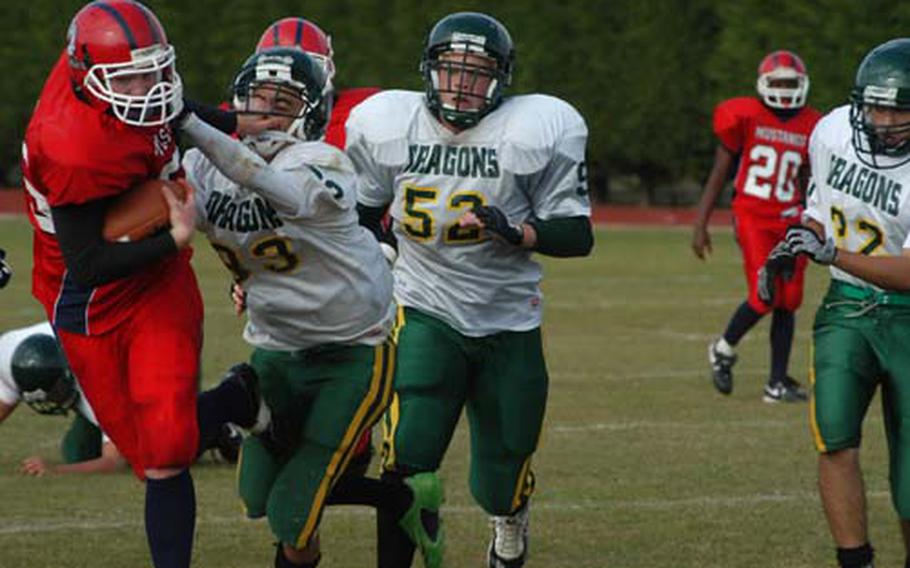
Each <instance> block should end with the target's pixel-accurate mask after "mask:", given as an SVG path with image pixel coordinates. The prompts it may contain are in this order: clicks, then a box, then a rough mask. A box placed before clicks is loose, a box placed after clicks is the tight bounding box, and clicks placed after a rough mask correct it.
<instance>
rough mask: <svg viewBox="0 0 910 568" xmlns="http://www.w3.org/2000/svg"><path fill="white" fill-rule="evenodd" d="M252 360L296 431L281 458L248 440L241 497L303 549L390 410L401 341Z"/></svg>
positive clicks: (285, 425) (276, 416)
mask: <svg viewBox="0 0 910 568" xmlns="http://www.w3.org/2000/svg"><path fill="white" fill-rule="evenodd" d="M251 364H252V366H253V368H255V369H256V373H257V374H258V375H259V381H260V386H261V389H262V396H263V399H264V400H265V402H266V403H267V404H268V405H269V408H270V409H271V410H272V417H273V420H274V421H275V423H276V424H279V423H280V424H282V430H283V431H284V432H286V433H288V434H289V439H286V440H285V441H286V442H287V443H288V444H289V445H290V451H289V452H287V454H286V455H280V456H276V455H273V454H272V453H270V451H269V450H267V449H266V448H265V447H263V445H262V444H261V441H260V440H259V439H258V438H257V437H255V436H251V437H248V438H247V440H246V441H245V442H244V444H243V447H242V449H241V457H240V463H239V465H238V470H239V475H238V484H239V492H240V497H241V499H242V500H243V502H244V506H245V507H246V511H247V515H248V516H250V517H252V518H256V517H261V516H263V515H267V516H268V519H269V525H270V527H271V529H272V532H273V533H274V534H275V536H276V537H278V539H279V540H280V541H281V542H283V543H286V544H289V545H291V546H294V547H296V548H303V547H305V546H306V544H307V543H308V542H309V540H310V538H311V537H312V536H313V534H314V533H315V531H316V528H317V526H318V524H319V519H320V517H321V516H322V511H323V508H324V507H325V501H326V498H327V497H328V495H329V492H330V490H331V488H332V486H333V485H334V484H335V482H336V481H337V480H338V478H339V477H340V476H341V475H342V473H343V472H344V470H345V468H346V467H347V464H348V462H349V461H350V459H351V456H352V455H353V453H354V448H355V447H356V445H357V441H358V440H359V439H360V436H361V435H362V434H363V432H364V431H365V430H367V429H368V428H370V427H371V426H372V425H373V424H375V423H376V422H377V421H378V420H379V418H380V416H382V413H383V411H385V409H386V408H387V407H388V404H389V400H390V399H391V391H392V375H393V373H394V368H395V350H394V344H393V343H392V341H387V342H386V343H384V344H382V345H379V346H376V347H370V346H364V345H355V346H344V345H329V346H320V347H316V348H313V349H308V350H304V351H299V352H291V353H288V352H280V351H268V350H264V349H256V350H255V351H254V352H253V355H252V359H251Z"/></svg>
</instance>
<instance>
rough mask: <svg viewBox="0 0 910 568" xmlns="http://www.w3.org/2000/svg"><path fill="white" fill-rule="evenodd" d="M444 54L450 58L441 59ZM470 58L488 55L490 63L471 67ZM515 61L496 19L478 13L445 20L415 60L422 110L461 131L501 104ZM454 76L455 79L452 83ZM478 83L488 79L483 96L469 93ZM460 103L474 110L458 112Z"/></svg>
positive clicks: (460, 109)
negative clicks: (423, 91) (424, 107)
mask: <svg viewBox="0 0 910 568" xmlns="http://www.w3.org/2000/svg"><path fill="white" fill-rule="evenodd" d="M447 53H448V54H455V55H454V56H452V55H449V56H447V57H446V58H445V59H441V58H440V56H441V55H443V54H447ZM469 55H474V56H484V57H487V58H489V59H491V60H492V62H493V65H492V66H491V67H486V66H483V65H478V64H472V63H471V62H468V61H467V59H468V56H469ZM514 62H515V47H514V45H513V44H512V37H511V36H510V35H509V32H508V30H506V28H505V26H503V25H502V24H501V23H499V22H498V21H497V20H496V19H494V18H492V17H490V16H487V15H486V14H479V13H477V12H458V13H456V14H450V15H448V16H446V17H444V18H443V19H441V20H439V22H437V23H436V25H435V26H433V29H431V30H430V34H429V35H428V36H427V41H426V45H425V47H424V50H423V57H422V59H421V61H420V71H421V73H422V75H423V82H424V88H425V89H426V101H427V106H428V107H429V109H430V111H431V112H433V114H435V115H436V116H437V117H439V118H442V119H443V120H445V121H446V122H449V123H451V124H453V125H455V126H456V127H458V128H460V129H465V128H470V127H472V126H474V125H475V124H477V122H478V121H479V120H480V119H481V118H483V117H484V116H486V115H487V114H489V113H490V112H491V111H493V110H494V109H495V108H496V107H497V106H499V104H500V103H501V102H502V97H503V91H504V89H505V88H506V87H508V86H509V85H510V84H511V83H512V70H513V67H514ZM440 71H444V72H445V73H444V76H442V77H441V76H440ZM456 77H457V78H460V80H453V78H456ZM481 79H482V80H489V86H488V88H487V89H486V92H485V93H484V94H483V95H479V94H476V93H474V92H473V91H472V88H473V86H474V85H476V84H477V82H478V80H481ZM444 99H450V101H451V100H452V99H454V101H455V102H454V103H453V102H446V101H445V100H444ZM478 99H480V100H478ZM459 101H461V102H471V103H472V104H471V106H473V108H462V105H461V103H460V102H459ZM475 105H476V106H475Z"/></svg>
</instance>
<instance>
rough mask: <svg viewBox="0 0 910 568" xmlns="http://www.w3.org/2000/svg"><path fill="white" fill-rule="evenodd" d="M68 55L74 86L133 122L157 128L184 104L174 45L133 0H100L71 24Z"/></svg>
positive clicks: (116, 114)
mask: <svg viewBox="0 0 910 568" xmlns="http://www.w3.org/2000/svg"><path fill="white" fill-rule="evenodd" d="M67 54H68V56H69V66H70V75H71V77H72V79H73V85H74V87H75V88H76V89H77V90H79V91H80V92H82V93H84V94H86V95H87V96H89V98H90V99H94V100H92V102H93V103H97V104H101V105H105V104H107V105H110V108H111V110H112V111H113V113H114V116H116V117H117V118H118V119H120V120H122V121H123V122H125V123H127V124H131V125H133V126H155V125H160V124H164V123H166V122H168V121H169V120H171V119H173V118H174V117H175V116H177V114H179V113H180V111H181V110H182V108H183V84H182V82H181V80H180V75H178V74H177V69H176V66H175V61H176V58H177V56H176V54H175V52H174V47H173V46H172V45H170V44H169V43H168V41H167V35H166V34H165V32H164V27H162V25H161V22H159V21H158V18H157V17H155V14H153V13H152V11H151V10H149V9H148V8H146V7H145V6H143V5H142V4H140V3H139V2H135V1H134V0H99V1H97V2H92V3H91V4H88V5H87V6H85V7H84V8H82V9H81V10H79V13H77V14H76V16H75V17H74V18H73V21H72V22H70V26H69V31H68V32H67Z"/></svg>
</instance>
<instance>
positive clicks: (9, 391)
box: [0, 321, 98, 426]
mask: <svg viewBox="0 0 910 568" xmlns="http://www.w3.org/2000/svg"><path fill="white" fill-rule="evenodd" d="M33 335H49V336H51V337H53V338H54V341H57V336H56V334H54V329H53V328H52V327H51V324H50V323H48V322H46V321H45V322H41V323H36V324H33V325H30V326H28V327H22V328H18V329H11V330H9V331H6V332H4V333H2V334H0V402H2V403H4V404H7V405H9V406H15V405H16V404H19V402H20V401H21V400H22V392H21V391H20V390H19V387H18V386H17V385H16V381H15V380H14V379H13V353H15V352H16V348H17V347H19V345H21V344H22V342H23V341H25V340H26V339H28V338H29V337H31V336H33ZM74 386H75V387H76V391H77V392H78V393H79V394H78V398H77V399H76V405H75V407H74V409H73V410H75V411H76V412H78V413H79V414H81V415H82V416H83V417H84V418H85V419H86V420H88V421H89V422H91V423H92V424H94V425H95V426H97V425H98V419H97V418H95V411H94V410H92V407H91V406H89V403H88V400H87V399H86V398H85V395H84V394H82V388H81V387H80V386H79V382H78V380H77V381H76V382H75V385H74Z"/></svg>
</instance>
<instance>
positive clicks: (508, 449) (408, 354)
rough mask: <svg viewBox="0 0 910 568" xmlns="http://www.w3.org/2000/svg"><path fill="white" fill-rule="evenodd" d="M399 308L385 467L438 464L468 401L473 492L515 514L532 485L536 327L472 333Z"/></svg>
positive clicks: (539, 376) (491, 507) (538, 375)
mask: <svg viewBox="0 0 910 568" xmlns="http://www.w3.org/2000/svg"><path fill="white" fill-rule="evenodd" d="M401 315H402V317H403V321H399V324H400V325H401V326H402V327H401V328H400V330H399V337H398V345H399V347H398V362H397V370H396V373H395V383H394V384H395V395H394V397H393V400H392V405H391V407H390V408H389V411H388V412H387V413H386V417H385V421H384V441H383V468H384V469H385V470H387V471H394V470H396V469H397V470H400V471H401V472H403V473H407V474H410V473H413V472H416V471H434V470H436V469H438V468H439V464H440V462H441V461H442V457H443V455H444V454H445V451H446V448H447V447H448V445H449V442H450V441H451V439H452V434H453V432H454V431H455V426H456V425H457V423H458V419H459V417H460V415H461V410H462V407H467V414H468V423H469V425H470V430H471V467H470V487H471V492H472V494H473V495H474V498H475V499H476V500H477V502H478V503H479V504H480V506H481V507H483V509H484V510H485V511H487V513H489V514H491V515H506V514H509V513H511V512H513V511H515V510H516V509H518V508H519V507H520V506H521V504H522V503H523V502H524V500H525V499H527V497H528V496H530V494H531V492H532V491H533V488H534V483H533V479H534V478H533V474H532V473H531V456H532V454H533V453H534V450H535V449H536V448H537V442H538V439H539V437H540V430H541V426H542V424H543V417H544V410H545V407H546V400H547V385H548V378H547V369H546V365H545V363H544V357H543V346H542V344H541V335H540V329H539V328H538V329H534V330H531V331H525V332H501V333H497V334H494V335H490V336H487V337H480V338H474V337H466V336H464V335H462V334H460V333H458V332H457V331H455V330H454V329H452V327H451V326H449V325H447V324H446V323H444V322H442V321H441V320H439V319H437V318H435V317H432V316H430V315H427V314H425V313H423V312H420V311H418V310H415V309H411V308H404V309H403V312H402V314H401Z"/></svg>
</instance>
